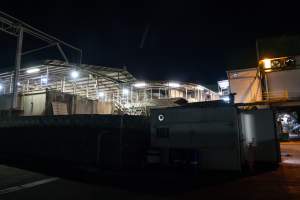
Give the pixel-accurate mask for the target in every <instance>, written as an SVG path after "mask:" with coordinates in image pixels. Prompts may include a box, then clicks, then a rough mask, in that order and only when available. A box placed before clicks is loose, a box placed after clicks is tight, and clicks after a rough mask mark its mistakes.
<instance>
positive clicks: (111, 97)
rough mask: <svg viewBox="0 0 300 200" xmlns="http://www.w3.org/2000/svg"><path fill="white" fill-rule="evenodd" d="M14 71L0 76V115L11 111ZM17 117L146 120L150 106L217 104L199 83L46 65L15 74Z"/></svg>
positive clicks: (213, 94)
mask: <svg viewBox="0 0 300 200" xmlns="http://www.w3.org/2000/svg"><path fill="white" fill-rule="evenodd" d="M13 77H14V72H13V71H3V72H1V73H0V95H1V96H0V110H2V111H7V110H10V108H11V103H12V92H13ZM17 86H18V103H17V111H18V114H20V115H24V116H31V115H68V114H121V113H122V114H130V115H147V114H148V113H149V109H150V108H152V107H164V106H176V105H180V104H184V103H187V102H201V101H211V100H217V99H218V98H219V97H218V93H216V92H214V91H212V90H210V89H208V88H206V87H204V86H201V85H198V84H192V83H181V82H174V81H138V80H137V79H136V78H135V77H134V76H133V75H131V74H130V73H129V72H128V71H127V70H126V68H122V69H120V68H110V67H101V66H94V65H80V66H78V65H75V64H68V63H66V62H63V61H58V60H49V61H46V62H44V63H42V64H41V65H37V66H34V67H25V68H21V69H20V75H19V81H18V83H17Z"/></svg>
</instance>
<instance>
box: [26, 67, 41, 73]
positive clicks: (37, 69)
mask: <svg viewBox="0 0 300 200" xmlns="http://www.w3.org/2000/svg"><path fill="white" fill-rule="evenodd" d="M39 71H40V69H39V68H30V69H27V70H26V73H27V74H34V73H37V72H39Z"/></svg>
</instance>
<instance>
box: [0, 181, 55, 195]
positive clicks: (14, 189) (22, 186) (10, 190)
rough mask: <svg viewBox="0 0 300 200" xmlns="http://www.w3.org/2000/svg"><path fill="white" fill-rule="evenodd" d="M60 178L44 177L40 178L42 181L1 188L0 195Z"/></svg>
mask: <svg viewBox="0 0 300 200" xmlns="http://www.w3.org/2000/svg"><path fill="white" fill-rule="evenodd" d="M58 179H59V178H56V177H54V178H47V179H43V180H40V181H34V182H31V183H26V184H23V185H18V186H13V187H9V188H5V189H2V190H0V195H3V194H7V193H11V192H16V191H19V190H23V189H26V188H32V187H35V186H38V185H42V184H46V183H50V182H53V181H56V180H58Z"/></svg>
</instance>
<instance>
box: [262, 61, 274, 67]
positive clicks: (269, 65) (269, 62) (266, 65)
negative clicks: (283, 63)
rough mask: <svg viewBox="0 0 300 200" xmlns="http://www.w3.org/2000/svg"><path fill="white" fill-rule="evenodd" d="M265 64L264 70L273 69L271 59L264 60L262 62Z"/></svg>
mask: <svg viewBox="0 0 300 200" xmlns="http://www.w3.org/2000/svg"><path fill="white" fill-rule="evenodd" d="M262 61H263V63H264V68H265V69H271V67H272V65H271V59H264V60H262Z"/></svg>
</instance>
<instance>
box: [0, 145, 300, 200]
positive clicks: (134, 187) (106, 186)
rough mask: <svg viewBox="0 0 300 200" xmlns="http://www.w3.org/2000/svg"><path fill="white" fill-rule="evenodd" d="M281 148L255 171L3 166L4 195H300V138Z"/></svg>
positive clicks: (0, 170)
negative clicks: (271, 165) (277, 159)
mask: <svg viewBox="0 0 300 200" xmlns="http://www.w3.org/2000/svg"><path fill="white" fill-rule="evenodd" d="M281 149H282V152H283V158H282V159H283V162H282V164H281V165H280V166H279V168H277V169H274V170H261V171H260V172H257V173H256V174H255V175H251V174H238V173H221V172H218V173H212V172H206V173H204V172H201V173H199V174H198V175H197V176H192V175H191V174H179V173H177V172H176V171H173V172H168V173H167V172H165V173H162V172H160V173H154V172H151V173H150V172H149V173H147V174H144V173H136V174H135V175H131V176H129V175H124V174H123V175H119V174H118V175H116V174H110V175H109V176H103V175H97V176H96V175H93V173H91V174H89V173H83V172H79V171H76V172H74V171H72V170H69V171H68V170H67V169H64V170H63V172H64V173H63V174H60V173H58V171H59V170H58V169H55V168H54V167H49V168H48V169H47V167H46V168H45V167H41V169H39V170H38V171H40V172H41V173H33V172H31V171H29V170H21V169H18V168H15V167H8V166H5V165H1V166H0V199H1V200H2V199H44V200H46V199H58V200H60V199H70V200H77V199H85V200H89V199H105V200H108V199H121V198H122V199H245V200H247V199H264V200H265V199H300V142H290V143H283V144H281ZM18 167H19V166H18ZM32 170H35V169H32ZM45 173H46V174H48V175H47V176H46V175H43V174H45ZM49 174H52V175H53V176H52V175H49ZM55 175H57V176H59V177H60V178H56V176H55Z"/></svg>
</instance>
